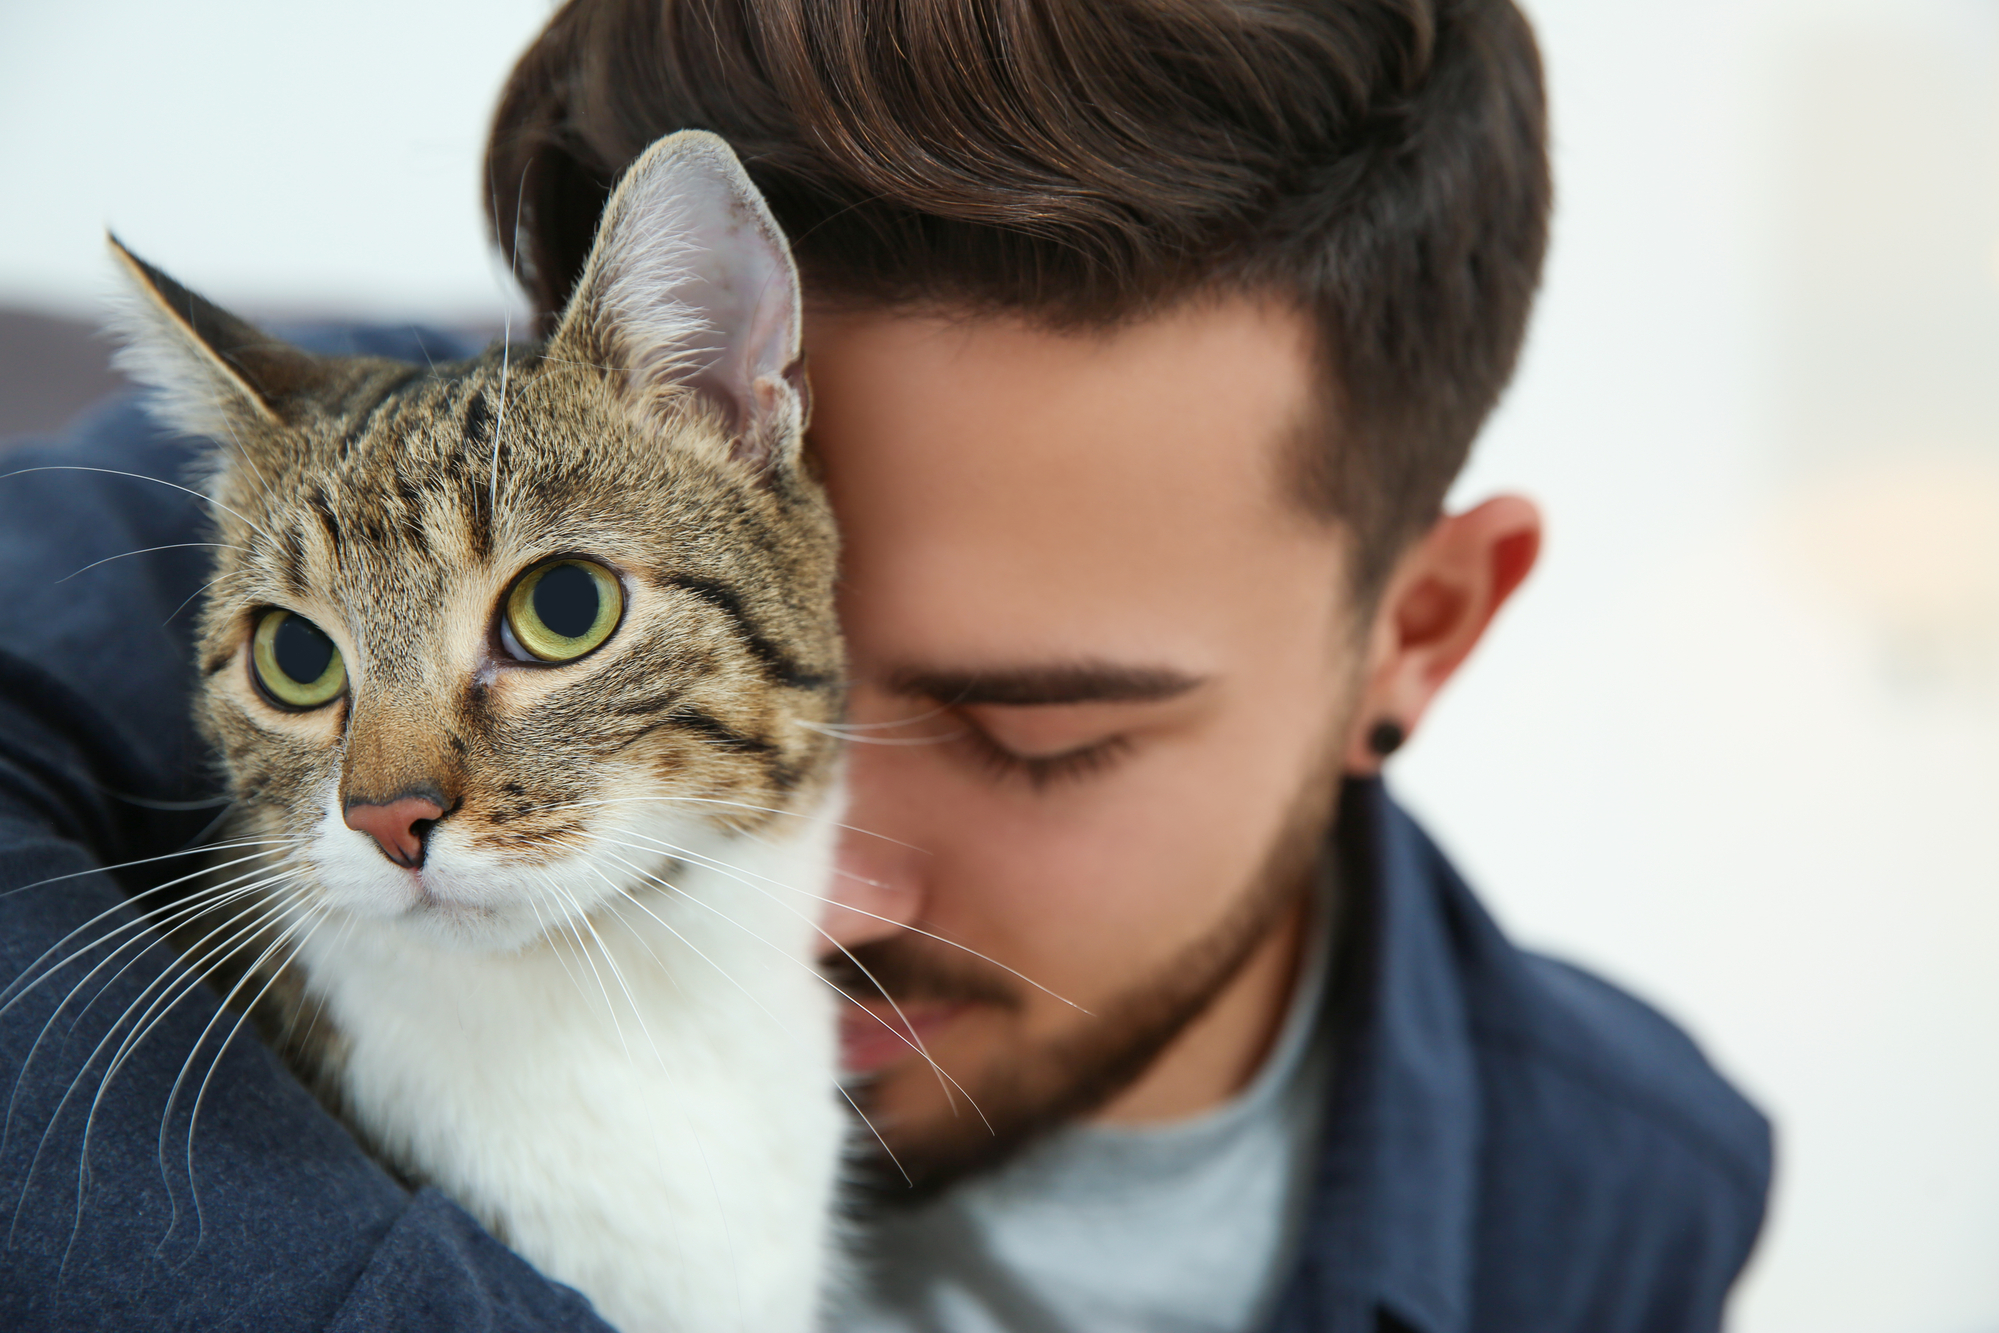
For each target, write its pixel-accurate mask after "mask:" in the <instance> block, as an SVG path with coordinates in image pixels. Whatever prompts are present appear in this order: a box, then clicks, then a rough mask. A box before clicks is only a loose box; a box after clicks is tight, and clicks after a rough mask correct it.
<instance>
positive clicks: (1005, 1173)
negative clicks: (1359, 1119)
mask: <svg viewBox="0 0 1999 1333" xmlns="http://www.w3.org/2000/svg"><path fill="white" fill-rule="evenodd" d="M1326 908H1327V902H1326V896H1325V895H1324V894H1321V896H1320V901H1319V904H1318V916H1319V923H1320V924H1319V927H1318V928H1316V929H1314V930H1313V931H1312V932H1311V935H1310V939H1311V940H1312V944H1311V947H1310V948H1309V949H1308V950H1307V953H1306V957H1305V959H1304V961H1303V966H1302V967H1301V968H1300V969H1299V977H1298V983H1297V986H1296V989H1295V991H1294V993H1293V997H1292V1002H1291V1011H1290V1014H1289V1016H1288V1017H1287V1018H1286V1019H1285V1022H1284V1027H1283V1030H1282V1031H1281V1032H1280V1033H1279V1034H1278V1038H1277V1041H1276V1042H1275V1044H1274V1045H1273V1046H1272V1047H1271V1051H1270V1054H1269V1056H1268V1057H1267V1058H1266V1059H1265V1061H1264V1064H1263V1068H1262V1069H1261V1070H1259V1071H1258V1072H1257V1075H1256V1078H1255V1079H1254V1080H1252V1081H1251V1082H1250V1084H1249V1086H1247V1087H1246V1088H1244V1089H1243V1090H1242V1092H1240V1093H1239V1094H1237V1095H1236V1096H1235V1097H1234V1098H1232V1099H1231V1100H1230V1101H1228V1102H1227V1103H1225V1104H1224V1105H1222V1106H1219V1107H1216V1108H1215V1109H1214V1110H1212V1111H1208V1112H1205V1113H1203V1114H1201V1115H1198V1116H1195V1117H1193V1118H1191V1119H1188V1120H1182V1121H1177V1122H1172V1123H1167V1124H1158V1125H1145V1126H1128V1125H1097V1124H1079V1125H1074V1126H1071V1127H1069V1128H1067V1129H1065V1130H1062V1131H1061V1132H1059V1133H1057V1134H1055V1135H1053V1136H1051V1137H1050V1138H1048V1139H1046V1140H1044V1141H1042V1142H1041V1143H1038V1144H1036V1145H1035V1146H1033V1147H1032V1148H1030V1149H1029V1150H1028V1151H1027V1152H1025V1153H1024V1154H1022V1155H1021V1156H1020V1157H1019V1158H1017V1159H1016V1160H1014V1161H1013V1162H1010V1163H1008V1164H1007V1165H1006V1166H1005V1167H1003V1168H1001V1169H1000V1170H999V1171H997V1172H994V1173H993V1174H990V1175H986V1176H980V1177H977V1178H975V1179H973V1180H971V1181H968V1182H966V1183H965V1184H963V1185H960V1186H958V1187H956V1188H955V1189H953V1190H951V1191H950V1192H949V1193H947V1194H945V1195H944V1196H943V1197H941V1198H939V1199H938V1200H936V1201H935V1202H933V1203H931V1204H928V1205H926V1206H924V1207H923V1208H921V1209H918V1210H915V1211H912V1212H906V1213H899V1212H889V1213H887V1214H885V1215H884V1216H883V1217H882V1218H881V1220H880V1222H879V1224H878V1225H876V1226H875V1227H874V1229H873V1231H872V1234H871V1235H870V1236H869V1238H868V1244H867V1247H866V1256H867V1261H868V1264H869V1268H868V1271H867V1272H865V1273H864V1274H862V1275H861V1278H860V1281H859V1283H858V1285H857V1288H856V1291H855V1293H854V1295H853V1297H852V1299H851V1300H850V1301H849V1302H848V1304H847V1306H846V1308H845V1309H843V1310H842V1311H841V1312H840V1313H839V1314H837V1315H836V1316H835V1317H834V1318H833V1319H832V1320H831V1324H830V1326H831V1327H832V1328H833V1329H835V1330H838V1333H918V1331H919V1330H920V1331H921V1333H999V1331H1000V1330H1005V1333H1084V1331H1085V1330H1087V1331H1088V1333H1120V1331H1121V1330H1133V1331H1134V1333H1136V1331H1137V1330H1146V1333H1243V1331H1244V1330H1248V1329H1252V1328H1256V1327H1258V1326H1259V1325H1261V1324H1262V1323H1263V1322H1264V1321H1265V1320H1267V1319H1268V1317H1269V1315H1270V1311H1271V1307H1272V1305H1273V1304H1274V1303H1275V1301H1276V1299H1277V1297H1278V1294H1279V1287H1280V1284H1281V1283H1282V1282H1283V1280H1284V1277H1285V1275H1286V1273H1287V1271H1288V1269H1289V1266H1290V1260H1291V1258H1292V1256H1293V1254H1294V1252H1295V1251H1296V1249H1297V1241H1298V1232H1299V1227H1300V1224H1301V1222H1302V1215H1303V1210H1304V1205H1305V1201H1306V1197H1307V1190H1308V1187H1309V1184H1310V1168H1311V1163H1312V1161H1313V1160H1314V1156H1315V1147H1316V1144H1317V1140H1318V1137H1319V1126H1320V1114H1321V1109H1322V1108H1323V1107H1324V1105H1325V1102H1326V1090H1327V1089H1326V1085H1327V1081H1328V1079H1329V1077H1330V1075H1331V1069H1332V1062H1331V1058H1330V1052H1329V1051H1328V1049H1327V1041H1326V1034H1325V1032H1324V1030H1323V1029H1324V1026H1325V1025H1324V1024H1322V1023H1321V1022H1320V1021H1319V1015H1320V1012H1321V1010H1322V1009H1323V1008H1324V1005H1323V1003H1322V1001H1323V998H1324V994H1325V989H1326V984H1327V982H1326V972H1327V966H1328V955H1329V954H1330V952H1331V948H1330V942H1329V940H1328V933H1329V932H1328V931H1327V930H1326V929H1325V928H1324V925H1323V923H1324V921H1325V919H1326Z"/></svg>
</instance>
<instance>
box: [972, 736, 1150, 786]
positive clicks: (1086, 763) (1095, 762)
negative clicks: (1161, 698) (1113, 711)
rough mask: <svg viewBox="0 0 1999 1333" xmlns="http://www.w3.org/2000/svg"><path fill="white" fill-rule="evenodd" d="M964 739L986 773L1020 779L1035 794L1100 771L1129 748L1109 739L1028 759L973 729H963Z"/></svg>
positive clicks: (1118, 738) (1125, 742) (1120, 738)
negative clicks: (1062, 782) (1054, 783)
mask: <svg viewBox="0 0 1999 1333" xmlns="http://www.w3.org/2000/svg"><path fill="white" fill-rule="evenodd" d="M964 738H965V740H966V741H967V742H969V743H970V745H971V746H972V750H973V752H974V753H975V754H976V755H977V756H978V758H979V762H980V763H981V764H983V765H984V766H985V768H986V770H987V771H988V772H990V773H992V774H993V775H994V776H996V777H1024V778H1026V779H1027V781H1028V784H1029V785H1030V786H1032V787H1033V788H1034V789H1035V790H1036V791H1040V790H1042V789H1043V788H1045V787H1047V786H1048V785H1049V784H1050V783H1052V782H1057V781H1063V780H1068V779H1079V778H1087V777H1090V776H1092V775H1094V774H1096V773H1099V772H1102V771H1103V770H1104V769H1106V768H1108V767H1110V766H1111V765H1112V764H1114V763H1116V762H1117V761H1118V759H1120V758H1121V757H1122V756H1123V755H1124V752H1125V751H1126V750H1129V749H1130V748H1131V742H1130V741H1128V740H1126V739H1125V738H1124V737H1123V736H1109V737H1106V738H1105V739H1103V740H1100V741H1097V742H1095V743H1093V744H1090V745H1085V746H1082V747H1080V748H1078V749H1074V750H1068V751H1065V752H1063V753H1062V754H1051V755H1038V756H1030V755H1022V754H1015V753H1014V752H1013V751H1011V750H1009V749H1007V748H1006V747H1005V746H1003V745H1001V744H1000V743H999V742H998V741H995V740H994V739H993V738H992V737H990V736H988V735H986V733H985V732H983V731H980V730H979V729H978V728H977V727H966V728H965V731H964Z"/></svg>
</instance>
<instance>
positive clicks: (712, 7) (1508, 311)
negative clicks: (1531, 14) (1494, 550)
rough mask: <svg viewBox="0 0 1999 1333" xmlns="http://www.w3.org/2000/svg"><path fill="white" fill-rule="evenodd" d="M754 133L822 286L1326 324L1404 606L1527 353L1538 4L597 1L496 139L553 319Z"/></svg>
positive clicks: (522, 76)
mask: <svg viewBox="0 0 1999 1333" xmlns="http://www.w3.org/2000/svg"><path fill="white" fill-rule="evenodd" d="M679 129H706V130H711V131H713V132H715V133H716V134H719V135H721V136H722V137H723V138H724V139H726V140H728V141H729V143H730V144H731V145H732V146H734V148H735V150H736V152H737V154H738V155H739V156H740V157H741V158H742V159H743V161H744V164H745V165H746V166H747V167H748V169H749V172H750V175H751V177H752V178H753V179H754V180H755V181H756V183H757V185H758V187H759V188H760V189H762V190H763V192H764V194H765V196H766V197H767V198H768V200H769V202H770V206H771V209H772V211H773V213H774V214H775V215H776V217H777V219H778V221H779V223H780V224H781V225H782V226H783V227H784V229H785V231H786V232H787V234H788V235H789V237H790V239H791V243H792V246H793V249H794V252H795V254H796V256H797V259H798V263H799V268H800V272H801V274H802V276H803V279H804V281H805V284H806V289H807V292H808V296H812V295H817V296H823V297H829V298H834V299H841V300H853V301H857V302H864V303H879V304H880V305H882V306H885V307H890V308H902V307H912V308H923V307H944V308H957V309H970V310H972V311H975V312H992V313H1011V314H1016V315H1019V316H1023V317H1025V318H1027V319H1029V320H1031V321H1036V322H1041V323H1044V324H1046V325H1048V326H1051V327H1091V326H1098V327H1108V326H1115V325H1116V324H1119V323H1121V322H1124V321H1126V320H1129V319H1133V318H1138V317H1142V316H1144V315H1145V314H1147V313H1148V312H1153V311H1158V310H1160V309H1163V308H1164V307H1166V306H1167V305H1169V304H1171V303H1173V302H1175V301H1177V300H1180V299H1183V298H1186V297H1189V296H1192V295H1195V294H1198V293H1201V292H1204V291H1210V290H1220V291H1230V290H1238V291H1243V292H1253V293H1258V294H1276V295H1278V296H1280V297H1282V298H1284V299H1288V300H1290V301H1292V302H1294V303H1295V304H1296V306H1297V307H1298V308H1299V309H1301V310H1302V311H1303V312H1305V314H1306V315H1307V316H1308V317H1309V318H1310V319H1311V321H1312V322H1313V324H1314V325H1315V327H1316V330H1317V335H1318V341H1319V346H1320V349H1321V354H1322V356H1323V358H1324V362H1325V369H1326V375H1325V377H1324V379H1323V380H1322V386H1323V388H1324V391H1325V393H1324V407H1325V410H1324V411H1323V412H1321V413H1320V414H1319V416H1320V417H1321V418H1322V420H1320V421H1318V422H1314V423H1311V425H1310V428H1309V429H1308V430H1307V431H1306V432H1305V435H1306V438H1305V441H1304V444H1303V447H1301V449H1300V450H1299V452H1298V454H1297V462H1298V466H1297V467H1296V469H1295V472H1294V477H1295V484H1296V488H1297V492H1298V496H1299V498H1300V499H1301V500H1302V501H1303V502H1304V503H1305V504H1307V505H1308V506H1310V507H1311V508H1313V509H1314V510H1315V511H1317V512H1320V513H1322V514H1325V515H1328V516H1330V517H1334V518H1337V519H1339V520H1342V521H1344V522H1346V523H1348V524H1349V525H1351V527H1352V529H1353V531H1354V541H1355V550H1356V565H1355V581H1356V584H1357V586H1358V589H1359V591H1360V593H1361V595H1362V596H1363V597H1364V598H1371V597H1372V596H1373V595H1374V594H1375V593H1376V592H1378V591H1379V588H1380V586H1381V584H1382V582H1383V581H1384V580H1385V578H1386V576H1387V574H1388V572H1389V571H1390V570H1391V569H1392V568H1393V565H1394V562H1395V559H1396V557H1397V556H1398V555H1399V554H1400V552H1401V550H1402V549H1403V548H1404V547H1405V546H1406V544H1407V543H1408V542H1409V541H1410V540H1412V539H1413V538H1414V537H1415V536H1417V535H1420V533H1421V532H1422V531H1424V530H1426V529H1427V528H1428V527H1429V525H1430V524H1431V523H1432V522H1433V521H1434V520H1435V518H1436V515H1437V514H1438V512H1439V511H1440V509H1441V506H1442V504H1443V499H1444V494H1445V491H1446V490H1447V489H1448V488H1449V486H1450V483H1451V480H1452V478H1453V477H1455V476H1456V474H1457V472H1458V470H1459V468H1460V467H1462V466H1463V463H1464V459H1465V456H1466V454H1467V452H1468V451H1469V449H1470V446H1471V442H1472V439H1473V437H1474V436H1475V435H1476V434H1477V433H1478V430H1479V427H1480V425H1481V424H1482V423H1483V421H1484V419H1485V417H1486V415H1487V413H1488V412H1489V411H1490V410H1491V408H1492V406H1493V404H1494V403H1495V402H1496V401H1497V399H1498V397H1499V394H1500V391H1501V390H1502V389H1503V388H1504V386H1505V383H1506V381H1507V378H1508V377H1509V376H1510V375H1511V373H1512V369H1513V364H1514V361H1515V359H1516V356H1517V354H1518V351H1519V347H1520V342H1521V338H1522V336H1523V333H1524V331H1525V327H1526V321H1527V314H1528V311H1529V308H1530V307H1531V305H1532V301H1533V295H1534V289H1535V287H1536V285H1537V283H1538V281H1539V276H1540V269H1541V259H1542V255H1543V252H1544V250H1545V249H1546V241H1547V216H1548V207H1549V195H1550V184H1549V176H1548V163H1547V149H1546V111H1545V103H1544V96H1543V91H1542V82H1541V68H1540V58H1539V55H1538V53H1537V51H1536V49H1535V44H1534V37H1533V33H1532V31H1531V29H1530V28H1529V27H1528V24H1527V21H1526V19H1525V18H1524V17H1523V16H1522V15H1521V14H1520V12H1519V11H1518V10H1517V9H1516V8H1515V7H1514V5H1513V4H1512V3H1511V0H570V2H569V3H568V4H566V5H565V6H564V7H563V8H562V9H561V10H560V11H559V12H558V13H556V15H555V16H554V17H553V18H552V19H551V20H550V22H549V24H548V26H547V28H546V29H545V30H544V31H543V32H542V33H541V35H540V36H539V37H538V38H537V39H536V40H535V42H534V44H533V45H532V46H531V47H530V48H529V49H528V51H527V52H526V54H525V55H524V56H523V57H522V58H521V60H520V62H519V64H518V65H517V66H516V67H515V69H514V71H513V74H512V76H511V78H510V80H509V81H508V83H507V85H506V88H505V91H504V93H503V94H502V97H501V101H500V105H499V109H498V112H497V114H496V116H495V121H494V125H493V131H492V137H491V141H490V144H489V147H488V154H487V169H486V174H487V182H486V183H487V188H488V191H489V203H490V205H491V208H492V219H493V226H494V234H495V238H496V239H497V241H498V242H499V244H500V245H501V247H502V249H503V250H504V251H505V252H506V254H507V257H508V258H509V259H510V260H511V261H512V262H513V264H514V266H515V271H516V273H517V274H518V275H519V276H520V277H521V280H522V281H523V283H524V284H525V286H526V288H527V291H528V293H529V295H530V298H531V299H532V300H533V301H534V303H535V305H536V306H537V308H538V310H539V311H540V313H541V316H542V317H543V319H544V320H545V321H549V320H552V319H553V316H554V314H555V312H557V311H558V310H559V309H560V308H561V306H562V304H563V302H564V301H565V299H566V298H567V296H568V293H569V290H570V289H571V287H572V286H573V285H574V284H575V281H576V278H577V276H578V274H579V273H580V272H581V270H582V266H583V261H584V258H585V256H586V255H587V254H588V253H589V247H590V240H591V235H592V233H593V231H594V230H595V227H596V223H597V217H598V214H599V213H600V212H601V210H602V208H603V204H604V201H605V199H606V198H607V197H608V195H609V192H610V189H611V187H612V186H613V185H614V184H615V183H616V181H617V178H618V177H619V175H620V174H621V173H622V172H623V171H624V169H625V168H626V167H627V166H628V165H629V164H630V163H631V162H632V160H633V159H635V158H636V157H637V156H638V155H639V153H640V152H641V151H643V150H644V148H645V147H646V145H647V144H649V143H650V142H652V141H653V140H654V139H657V138H659V137H660V136H661V135H664V134H667V133H670V132H672V131H674V130H679Z"/></svg>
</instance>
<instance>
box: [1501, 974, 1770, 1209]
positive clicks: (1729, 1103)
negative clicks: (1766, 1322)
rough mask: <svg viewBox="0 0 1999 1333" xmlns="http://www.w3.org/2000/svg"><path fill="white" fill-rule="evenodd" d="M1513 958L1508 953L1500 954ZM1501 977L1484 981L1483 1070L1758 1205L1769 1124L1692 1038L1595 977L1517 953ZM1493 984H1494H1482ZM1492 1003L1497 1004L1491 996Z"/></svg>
mask: <svg viewBox="0 0 1999 1333" xmlns="http://www.w3.org/2000/svg"><path fill="white" fill-rule="evenodd" d="M1509 947H1510V946H1509ZM1512 963H1513V966H1512V967H1510V968H1508V969H1507V970H1506V973H1505V975H1504V976H1503V977H1502V978H1489V979H1483V980H1487V981H1488V983H1489V984H1488V986H1487V987H1482V988H1481V993H1480V994H1479V996H1478V997H1477V998H1479V999H1484V1000H1487V1001H1491V1000H1492V999H1494V998H1497V995H1503V996H1504V1000H1505V1002H1504V1003H1497V1004H1495V1003H1489V1002H1488V1003H1485V1004H1479V1003H1474V1004H1473V1005H1472V1007H1471V1015H1470V1022H1471V1031H1472V1039H1473V1043H1474V1045H1475V1046H1476V1047H1477V1048H1478V1050H1479V1051H1480V1054H1481V1058H1482V1060H1483V1061H1484V1063H1485V1064H1486V1066H1487V1068H1488V1069H1489V1070H1492V1071H1494V1072H1498V1071H1501V1070H1504V1071H1506V1072H1505V1074H1504V1075H1503V1076H1505V1077H1508V1078H1512V1079H1516V1080H1517V1079H1525V1078H1531V1079H1533V1080H1534V1081H1535V1082H1536V1084H1537V1085H1538V1086H1539V1087H1540V1088H1541V1089H1542V1090H1543V1092H1544V1093H1546V1094H1551V1095H1559V1096H1560V1098H1561V1100H1562V1101H1564V1102H1573V1103H1575V1104H1576V1105H1577V1106H1578V1107H1579V1108H1580V1107H1582V1106H1590V1107H1594V1108H1596V1111H1595V1114H1596V1115H1598V1116H1599V1117H1600V1118H1602V1119H1604V1120H1606V1121H1612V1122H1619V1123H1623V1122H1629V1124H1630V1126H1631V1129H1630V1132H1632V1133H1639V1132H1641V1128H1642V1132H1644V1133H1646V1134H1648V1135H1656V1136H1658V1137H1659V1138H1660V1139H1662V1140H1664V1141H1670V1142H1671V1143H1673V1144H1676V1145H1677V1146H1678V1149H1679V1150H1680V1151H1682V1152H1684V1153H1686V1154H1688V1155H1689V1156H1691V1157H1692V1158H1694V1159H1697V1160H1699V1161H1700V1162H1702V1163H1703V1164H1705V1165H1706V1166H1707V1167H1709V1168H1710V1169H1712V1170H1713V1171H1714V1172H1716V1173H1718V1174H1719V1175H1720V1176H1722V1177H1725V1178H1727V1179H1729V1180H1731V1181H1732V1182H1734V1183H1735V1184H1737V1185H1738V1186H1739V1187H1740V1188H1741V1189H1742V1190H1743V1191H1744V1192H1745V1193H1748V1194H1752V1195H1754V1196H1755V1198H1757V1199H1758V1200H1760V1199H1761V1198H1762V1195H1763V1191H1764V1189H1765V1187H1766V1186H1767V1184H1768V1181H1769V1175H1770V1125H1769V1122H1768V1121H1767V1120H1765V1119H1764V1117H1763V1115H1762V1114H1761V1113H1760V1112H1759V1111H1757V1110H1756V1108H1755V1107H1754V1106H1752V1105H1751V1104H1750V1103H1749V1101H1748V1100H1747V1099H1746V1098H1744V1097H1743V1095H1742V1094H1741V1093H1740V1092H1738V1091H1737V1090H1736V1089H1735V1088H1734V1087H1733V1086H1732V1085H1731V1084H1730V1083H1729V1082H1728V1081H1727V1080H1726V1079H1725V1078H1723V1077H1722V1075H1721V1074H1720V1073H1719V1072H1717V1071H1716V1070H1715V1068H1714V1066H1713V1065H1712V1064H1710V1063H1709V1062H1708V1059H1707V1057H1706V1056H1705V1055H1704V1054H1703V1053H1702V1051H1701V1049H1700V1047H1699V1046H1697V1045H1696V1044H1695V1043H1694V1041H1693V1039H1692V1038H1691V1037H1689V1036H1688V1035H1687V1034H1686V1033H1685V1032H1684V1031H1683V1030H1681V1028H1680V1027H1679V1026H1678V1025H1677V1024H1675V1023H1674V1022H1673V1021H1672V1020H1670V1019H1668V1018H1667V1017H1666V1016H1665V1015H1663V1014H1661V1013H1660V1012H1659V1011H1658V1010H1656V1009H1654V1008H1652V1006H1650V1005H1648V1004H1646V1003H1645V1002H1644V1001H1642V1000H1639V999H1637V998H1636V997H1635V996H1633V995H1631V994H1629V993H1628V992H1626V991H1624V990H1621V989H1620V988H1618V987H1617V986H1614V985H1612V984H1611V983H1610V982H1608V981H1605V980H1604V979H1602V978H1601V977H1598V976H1596V975H1594V974H1593V973H1590V972H1587V971H1585V970H1583V969H1582V968H1579V967H1576V966H1574V965H1572V964H1569V963H1566V962H1562V961H1560V960H1558V959H1554V958H1548V957H1544V956H1542V955H1539V954H1534V953H1529V952H1527V951H1525V950H1519V949H1514V950H1513V958H1512ZM1490 983H1496V984H1490ZM1495 992H1496V993H1497V995H1496V994H1495Z"/></svg>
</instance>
